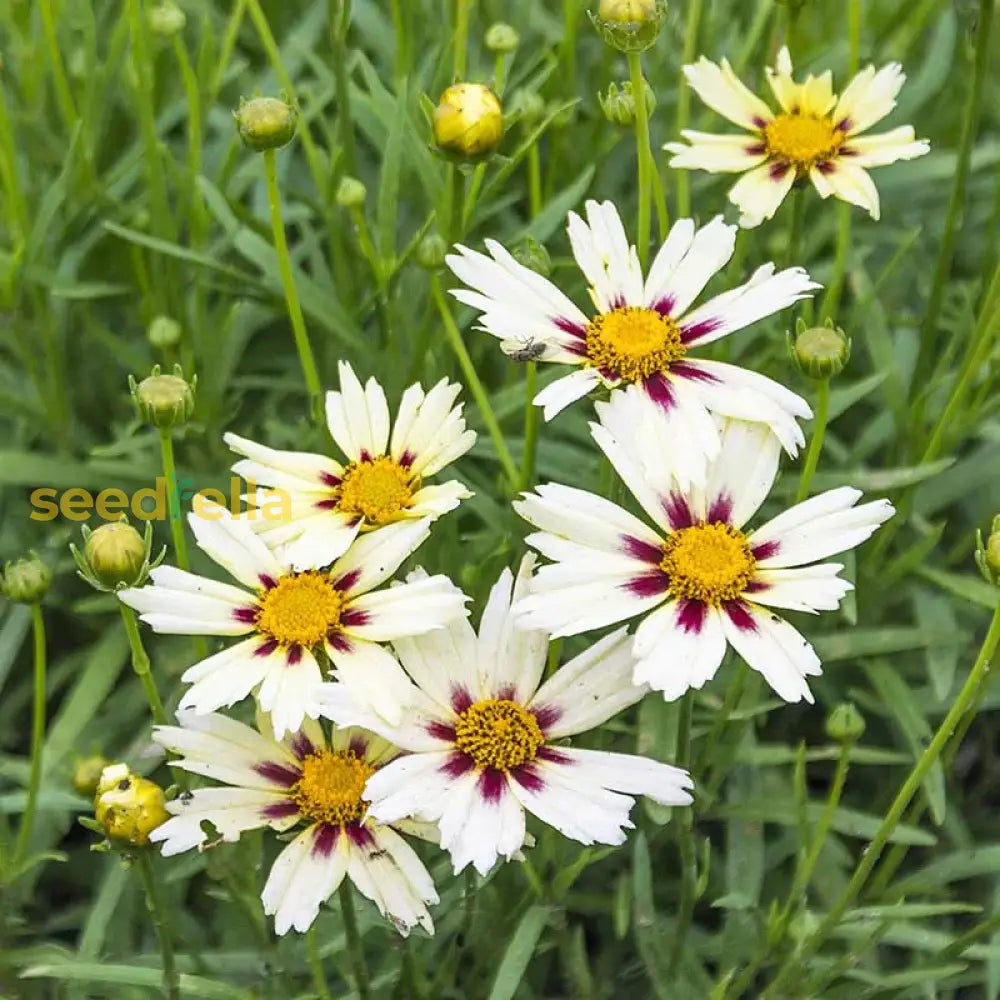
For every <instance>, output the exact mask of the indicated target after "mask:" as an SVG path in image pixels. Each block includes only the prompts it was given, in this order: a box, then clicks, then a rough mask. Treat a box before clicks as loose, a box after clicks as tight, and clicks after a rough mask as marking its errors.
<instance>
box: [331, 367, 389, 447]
mask: <svg viewBox="0 0 1000 1000" xmlns="http://www.w3.org/2000/svg"><path fill="white" fill-rule="evenodd" d="M337 371H338V373H339V375H340V392H328V393H327V394H326V420H327V425H328V426H329V428H330V434H331V436H332V437H333V439H334V441H336V442H337V444H338V445H339V446H340V447H341V449H342V450H343V452H344V454H345V455H347V457H348V458H350V459H351V461H357V460H358V459H359V458H360V457H361V455H362V453H366V454H367V455H368V457H369V458H377V457H378V456H380V455H384V454H385V450H386V445H387V444H388V441H389V406H388V404H387V403H386V400H385V393H384V392H383V391H382V387H381V386H380V385H379V384H378V383H377V382H376V381H375V379H369V380H368V384H367V385H366V386H364V387H362V385H361V382H360V380H359V379H358V377H357V375H355V374H354V369H353V368H351V366H350V365H349V364H348V363H347V362H346V361H341V362H339V363H338V365H337Z"/></svg>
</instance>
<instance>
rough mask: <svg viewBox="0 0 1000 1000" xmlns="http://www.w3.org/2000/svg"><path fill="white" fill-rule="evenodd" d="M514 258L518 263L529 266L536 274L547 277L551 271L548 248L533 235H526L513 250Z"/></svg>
mask: <svg viewBox="0 0 1000 1000" xmlns="http://www.w3.org/2000/svg"><path fill="white" fill-rule="evenodd" d="M513 257H514V260H516V261H517V262H518V264H523V265H524V266H525V267H530V268H531V270H532V271H534V272H535V273H536V274H540V275H541V276H542V277H543V278H547V277H548V276H549V275H550V274H551V273H552V258H551V257H550V256H549V252H548V250H546V249H545V247H544V246H542V244H541V243H539V242H538V240H536V239H534V237H531V236H526V237H525V238H524V240H523V241H522V242H521V243H519V244H518V245H517V246H516V247H514V250H513Z"/></svg>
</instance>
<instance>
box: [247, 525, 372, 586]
mask: <svg viewBox="0 0 1000 1000" xmlns="http://www.w3.org/2000/svg"><path fill="white" fill-rule="evenodd" d="M360 531H361V519H360V518H357V517H355V516H354V515H352V514H343V513H341V512H340V511H336V510H324V511H320V512H319V513H318V514H315V515H314V516H313V517H311V518H309V519H308V520H303V521H301V522H299V524H298V527H297V537H296V538H294V539H292V540H291V541H288V542H286V543H284V544H283V545H277V546H275V548H276V551H277V554H278V555H279V557H280V558H281V559H283V560H284V561H285V562H287V563H289V564H290V565H291V566H292V568H293V569H294V570H296V572H300V573H301V572H302V571H303V570H307V569H323V568H324V567H325V566H329V565H330V563H332V562H334V561H335V560H337V559H339V558H340V557H341V556H342V555H343V554H344V553H345V552H346V551H347V550H348V549H349V548H350V547H351V545H352V544H353V542H354V540H355V539H356V538H357V537H358V533H359V532H360ZM264 537H265V539H268V536H266V535H265V536H264ZM268 540H269V539H268Z"/></svg>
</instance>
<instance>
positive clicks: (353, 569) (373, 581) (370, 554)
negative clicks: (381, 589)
mask: <svg viewBox="0 0 1000 1000" xmlns="http://www.w3.org/2000/svg"><path fill="white" fill-rule="evenodd" d="M430 531H431V519H430V518H429V517H425V518H422V519H421V520H419V521H397V522H396V523H395V524H387V525H386V526H385V527H384V528H379V530H378V531H372V532H369V533H368V534H366V535H362V536H361V537H360V538H359V539H358V540H357V541H356V542H355V543H354V544H353V545H352V546H351V547H350V548H349V549H348V550H347V552H345V553H344V555H343V556H341V558H340V559H338V560H337V562H336V563H334V565H333V567H332V568H331V570H330V576H331V577H332V579H333V580H334V582H337V581H340V580H343V579H344V578H345V577H349V578H350V580H351V583H350V586H349V587H347V593H349V594H351V595H354V596H357V595H359V594H364V593H367V592H368V591H369V590H372V589H374V588H375V587H377V586H378V585H379V584H381V583H385V581H386V580H388V579H389V577H391V576H392V575H393V573H395V572H396V570H397V569H399V567H400V565H401V564H402V562H403V560H404V559H406V557H407V556H409V555H410V554H411V553H413V552H415V551H416V550H417V549H418V548H419V547H420V545H421V544H423V542H424V540H425V539H426V538H427V536H428V535H429V534H430Z"/></svg>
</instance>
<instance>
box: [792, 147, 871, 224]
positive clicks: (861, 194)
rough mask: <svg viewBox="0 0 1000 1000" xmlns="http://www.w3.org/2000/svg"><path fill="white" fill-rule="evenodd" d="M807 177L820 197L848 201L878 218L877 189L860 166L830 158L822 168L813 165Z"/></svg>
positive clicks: (841, 159)
mask: <svg viewBox="0 0 1000 1000" xmlns="http://www.w3.org/2000/svg"><path fill="white" fill-rule="evenodd" d="M809 179H810V180H811V181H812V182H813V185H814V186H815V188H816V190H817V191H818V192H819V193H820V197H822V198H829V197H830V195H833V196H834V197H836V198H839V199H840V200H841V201H849V202H850V203H851V204H852V205H857V206H858V207H859V208H863V209H865V210H866V211H867V212H868V214H869V215H870V216H871V217H872V218H873V219H876V220H877V219H878V218H879V216H880V209H879V200H878V189H877V188H876V187H875V183H874V181H873V180H872V179H871V177H870V176H869V175H868V172H867V171H866V170H864V169H863V168H862V167H858V166H855V165H854V164H853V163H850V162H849V161H847V160H844V159H843V158H840V159H837V160H831V161H830V162H829V163H826V164H824V169H823V170H820V169H819V167H813V169H812V170H811V171H809Z"/></svg>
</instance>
